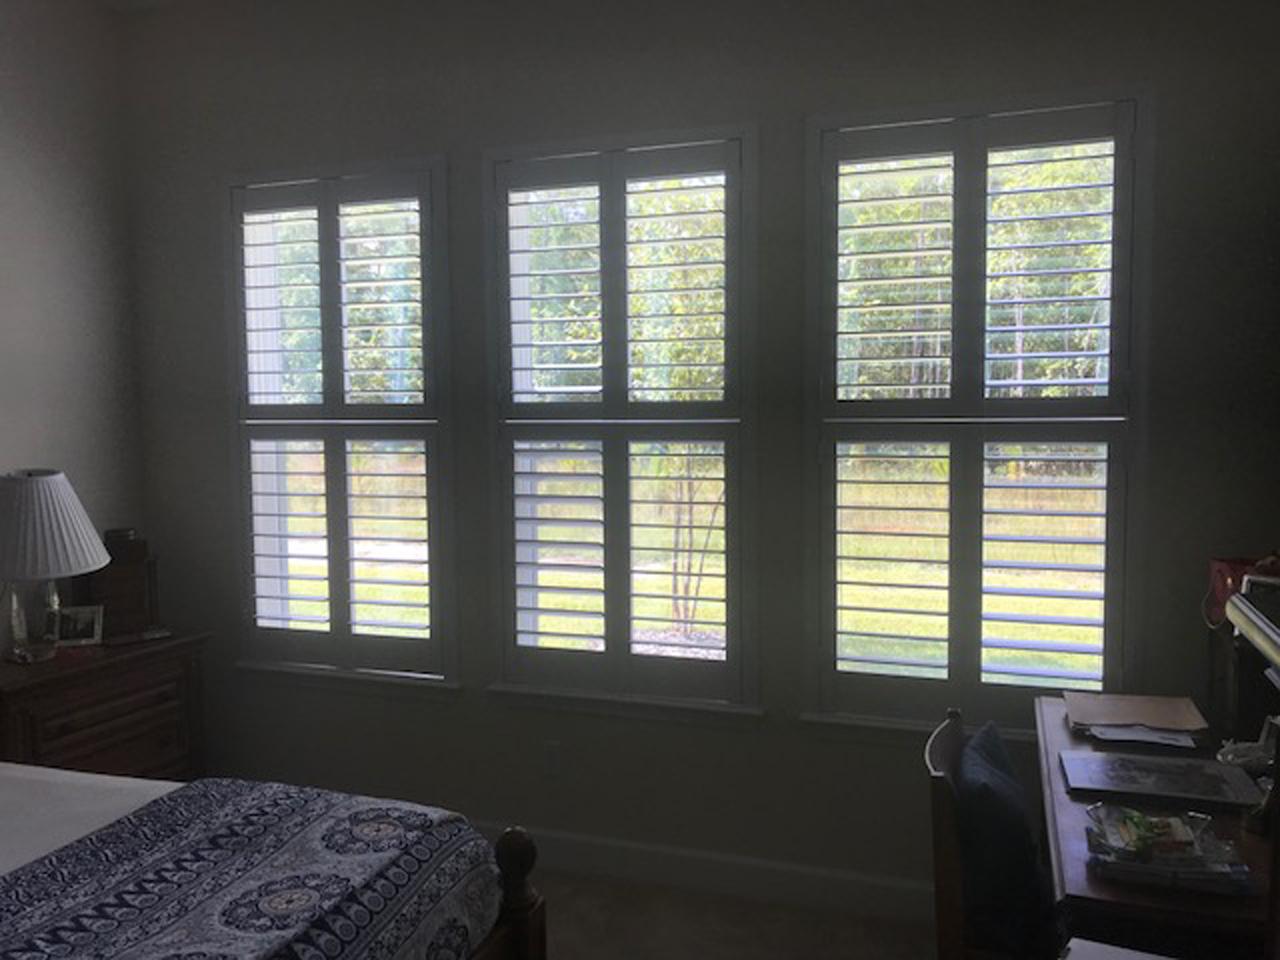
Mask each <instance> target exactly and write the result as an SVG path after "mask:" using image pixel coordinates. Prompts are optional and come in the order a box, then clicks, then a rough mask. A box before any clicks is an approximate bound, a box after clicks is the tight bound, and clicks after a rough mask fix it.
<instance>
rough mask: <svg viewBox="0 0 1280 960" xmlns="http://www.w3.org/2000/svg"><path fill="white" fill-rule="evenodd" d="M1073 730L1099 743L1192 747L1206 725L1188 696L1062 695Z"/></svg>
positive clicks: (1068, 693) (1072, 693)
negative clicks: (1116, 741)
mask: <svg viewBox="0 0 1280 960" xmlns="http://www.w3.org/2000/svg"><path fill="white" fill-rule="evenodd" d="M1062 699H1063V700H1064V701H1065V703H1066V705H1067V720H1068V722H1069V723H1070V724H1071V728H1072V729H1073V730H1076V731H1079V732H1081V733H1085V734H1088V735H1089V736H1092V737H1096V738H1097V739H1099V740H1120V741H1125V742H1127V743H1154V744H1159V745H1160V746H1165V747H1194V746H1195V743H1196V741H1195V737H1194V736H1192V734H1194V733H1195V732H1197V731H1199V730H1204V729H1205V728H1206V727H1208V724H1207V723H1205V722H1204V717H1203V716H1202V715H1201V713H1200V711H1199V710H1198V709H1197V708H1196V705H1195V704H1194V703H1192V702H1191V699H1190V698H1189V697H1141V696H1131V695H1128V694H1118V693H1076V692H1072V691H1068V692H1066V693H1064V694H1063V695H1062Z"/></svg>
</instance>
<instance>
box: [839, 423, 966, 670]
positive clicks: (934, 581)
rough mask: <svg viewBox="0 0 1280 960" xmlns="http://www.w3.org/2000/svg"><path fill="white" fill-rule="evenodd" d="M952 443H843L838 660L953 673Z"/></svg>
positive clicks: (862, 666) (854, 665)
mask: <svg viewBox="0 0 1280 960" xmlns="http://www.w3.org/2000/svg"><path fill="white" fill-rule="evenodd" d="M950 484H951V462H950V446H949V445H948V444H946V443H896V442H895V443H889V442H883V443H838V444H837V445H836V669H838V670H842V671H847V672H852V673H878V674H889V675H896V676H914V677H930V678H936V679H945V678H946V676H947V645H948V603H949V601H948V588H949V585H950V584H949V570H950V567H949V559H948V558H949V553H948V551H949V543H948V537H949V534H950V509H951V502H950V501H951V491H950Z"/></svg>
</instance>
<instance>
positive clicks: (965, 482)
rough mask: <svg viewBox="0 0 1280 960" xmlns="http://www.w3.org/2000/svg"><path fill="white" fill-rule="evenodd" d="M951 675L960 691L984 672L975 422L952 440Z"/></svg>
mask: <svg viewBox="0 0 1280 960" xmlns="http://www.w3.org/2000/svg"><path fill="white" fill-rule="evenodd" d="M950 552H951V591H950V607H951V618H950V619H951V629H950V648H951V649H950V657H949V661H950V671H949V672H950V676H951V679H952V681H953V682H954V683H955V684H956V685H957V686H958V688H959V689H961V690H967V689H971V688H975V687H977V686H978V684H979V682H980V678H981V675H982V639H981V638H982V437H981V430H980V429H979V428H978V427H976V426H963V427H960V428H959V429H957V431H956V432H955V434H954V435H953V437H952V440H951V551H950Z"/></svg>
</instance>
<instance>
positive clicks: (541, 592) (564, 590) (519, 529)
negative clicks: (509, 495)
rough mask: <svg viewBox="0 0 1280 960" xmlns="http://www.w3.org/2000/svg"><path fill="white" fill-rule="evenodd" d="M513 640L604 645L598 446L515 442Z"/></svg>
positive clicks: (543, 644)
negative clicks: (514, 618)
mask: <svg viewBox="0 0 1280 960" xmlns="http://www.w3.org/2000/svg"><path fill="white" fill-rule="evenodd" d="M514 470H515V484H514V498H515V503H514V507H515V561H516V563H515V592H516V642H517V643H518V644H519V645H521V646H526V647H541V648H553V649H562V650H587V651H596V652H599V651H602V650H604V647H605V553H604V551H605V546H604V530H605V520H604V491H605V485H604V447H603V444H602V443H601V442H600V441H598V440H533V441H519V440H518V441H516V442H515V444H514Z"/></svg>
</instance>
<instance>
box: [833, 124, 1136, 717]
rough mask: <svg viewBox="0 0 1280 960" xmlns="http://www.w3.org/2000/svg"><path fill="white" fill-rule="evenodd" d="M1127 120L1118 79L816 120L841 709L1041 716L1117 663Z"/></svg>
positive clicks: (1128, 291)
mask: <svg viewBox="0 0 1280 960" xmlns="http://www.w3.org/2000/svg"><path fill="white" fill-rule="evenodd" d="M1133 131H1134V113H1133V105H1132V104H1128V103H1109V104H1108V103H1103V104H1090V105H1084V106H1075V107H1064V108H1061V109H1048V110H1027V111H1016V112H1009V113H1002V114H989V115H985V116H983V115H974V116H966V117H953V118H940V119H929V120H919V121H904V122H901V123H881V124H876V125H871V126H860V127H850V128H846V129H834V130H825V131H817V132H816V134H817V136H818V138H819V144H818V149H817V150H816V151H815V154H814V155H815V157H817V158H818V161H819V163H820V165H821V166H820V172H819V177H820V184H819V191H818V192H817V194H816V197H817V198H818V199H819V201H820V203H821V206H820V207H819V208H818V212H819V214H820V220H819V222H820V223H821V233H817V232H816V231H815V236H816V237H820V238H821V245H820V246H818V247H816V248H815V250H816V251H817V252H818V253H819V254H820V259H819V261H818V262H819V265H820V270H819V271H815V276H816V277H820V278H821V280H822V287H821V289H820V292H819V294H818V295H817V296H815V297H814V300H813V302H814V303H815V305H816V306H817V307H818V308H819V309H820V310H821V316H822V319H823V321H824V323H825V326H824V328H823V329H822V333H823V336H822V340H821V342H820V343H816V344H815V349H814V350H813V352H812V356H813V358H814V364H813V367H812V370H813V373H814V380H815V381H816V383H817V384H818V385H819V386H820V388H821V390H820V392H819V391H815V392H814V394H813V396H812V397H811V400H810V403H811V404H812V408H813V409H814V410H815V411H817V412H818V415H819V417H820V419H821V435H822V437H823V440H824V441H825V442H830V443H831V444H832V445H833V446H834V448H835V450H834V460H833V461H828V462H827V464H826V465H824V467H823V470H824V477H826V478H828V482H829V483H830V484H831V488H829V489H828V490H827V491H826V492H825V496H826V497H828V498H829V500H828V501H827V502H828V503H830V505H831V507H830V512H827V511H826V510H824V511H823V513H826V514H827V517H828V518H829V519H828V520H827V521H826V523H824V525H823V536H824V538H829V539H827V540H826V544H827V545H826V546H825V547H824V550H823V553H822V554H821V555H820V556H821V557H822V560H823V563H824V566H825V565H826V564H827V563H829V564H830V566H827V567H826V569H827V570H829V571H832V572H833V574H834V576H833V579H832V580H829V581H825V582H824V585H823V590H824V591H829V592H826V593H824V597H823V600H824V603H823V621H822V623H823V629H822V631H821V633H820V635H821V640H822V643H823V656H824V659H826V660H827V662H829V663H830V662H832V659H833V660H834V669H832V670H829V671H826V672H824V674H823V679H822V681H821V684H822V686H821V690H822V696H823V698H824V702H829V703H830V704H831V705H832V706H833V708H834V709H838V710H842V711H849V712H854V713H875V712H878V711H882V710H883V711H887V712H896V713H901V712H907V713H917V714H920V715H923V716H930V717H933V716H936V713H937V712H938V711H940V710H942V709H944V708H945V707H949V706H963V707H966V708H967V709H970V710H979V711H984V712H992V711H995V712H996V713H997V714H998V715H1000V716H1001V718H1002V719H1004V720H1008V721H1010V722H1017V723H1025V722H1027V719H1028V717H1027V714H1026V713H1025V711H1026V709H1027V707H1028V705H1029V704H1030V695H1029V694H1028V691H1026V690H1023V689H1018V688H1038V689H1043V688H1062V687H1077V688H1084V689H1102V688H1103V687H1104V685H1105V686H1107V687H1108V688H1114V687H1116V686H1117V685H1118V684H1120V683H1121V682H1122V678H1121V677H1120V676H1119V673H1118V668H1119V666H1120V664H1121V663H1122V662H1123V657H1122V655H1121V651H1120V650H1119V646H1118V644H1119V637H1118V634H1119V626H1120V621H1121V620H1122V618H1121V617H1120V616H1118V609H1119V607H1118V605H1119V603H1120V593H1121V590H1122V587H1123V584H1121V583H1120V581H1119V577H1118V574H1119V570H1118V566H1119V564H1118V563H1117V557H1118V556H1119V553H1118V551H1119V550H1120V549H1121V544H1120V543H1119V539H1120V536H1119V534H1120V531H1122V530H1123V517H1122V516H1121V511H1122V509H1123V499H1124V498H1123V497H1122V496H1120V495H1119V493H1120V492H1121V491H1122V490H1123V477H1122V476H1121V470H1122V466H1123V463H1124V438H1125V436H1126V433H1127V428H1126V424H1125V421H1126V418H1127V414H1128V408H1127V404H1128V395H1129V384H1128V378H1129V375H1130V371H1129V369H1128V366H1129V360H1128V358H1129V356H1130V352H1131V351H1130V347H1129V336H1130V334H1129V328H1128V319H1129V318H1128V309H1129V301H1130V299H1131V298H1132V278H1131V277H1130V276H1129V274H1130V271H1131V269H1132V266H1131V265H1132V260H1133V257H1132V251H1131V250H1130V249H1129V248H1130V245H1131V243H1132V237H1133V232H1134V231H1133V225H1132V218H1133V208H1132V204H1133V201H1132V197H1133V180H1134V173H1135V167H1134V157H1133V148H1132V143H1133ZM872 411H874V412H872ZM829 449H830V448H829ZM815 514H816V512H815ZM827 524H830V525H829V526H828V525H827ZM815 556H819V554H818V553H817V551H815ZM832 568H834V569H833V570H832ZM829 575H830V574H829ZM832 655H833V656H832ZM828 657H831V659H827V658H828ZM922 679H923V680H946V681H948V682H947V683H945V684H928V683H913V682H912V681H913V680H922ZM905 690H910V691H913V692H914V693H913V694H911V695H908V696H906V697H904V696H903V691H905ZM917 694H918V696H917Z"/></svg>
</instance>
